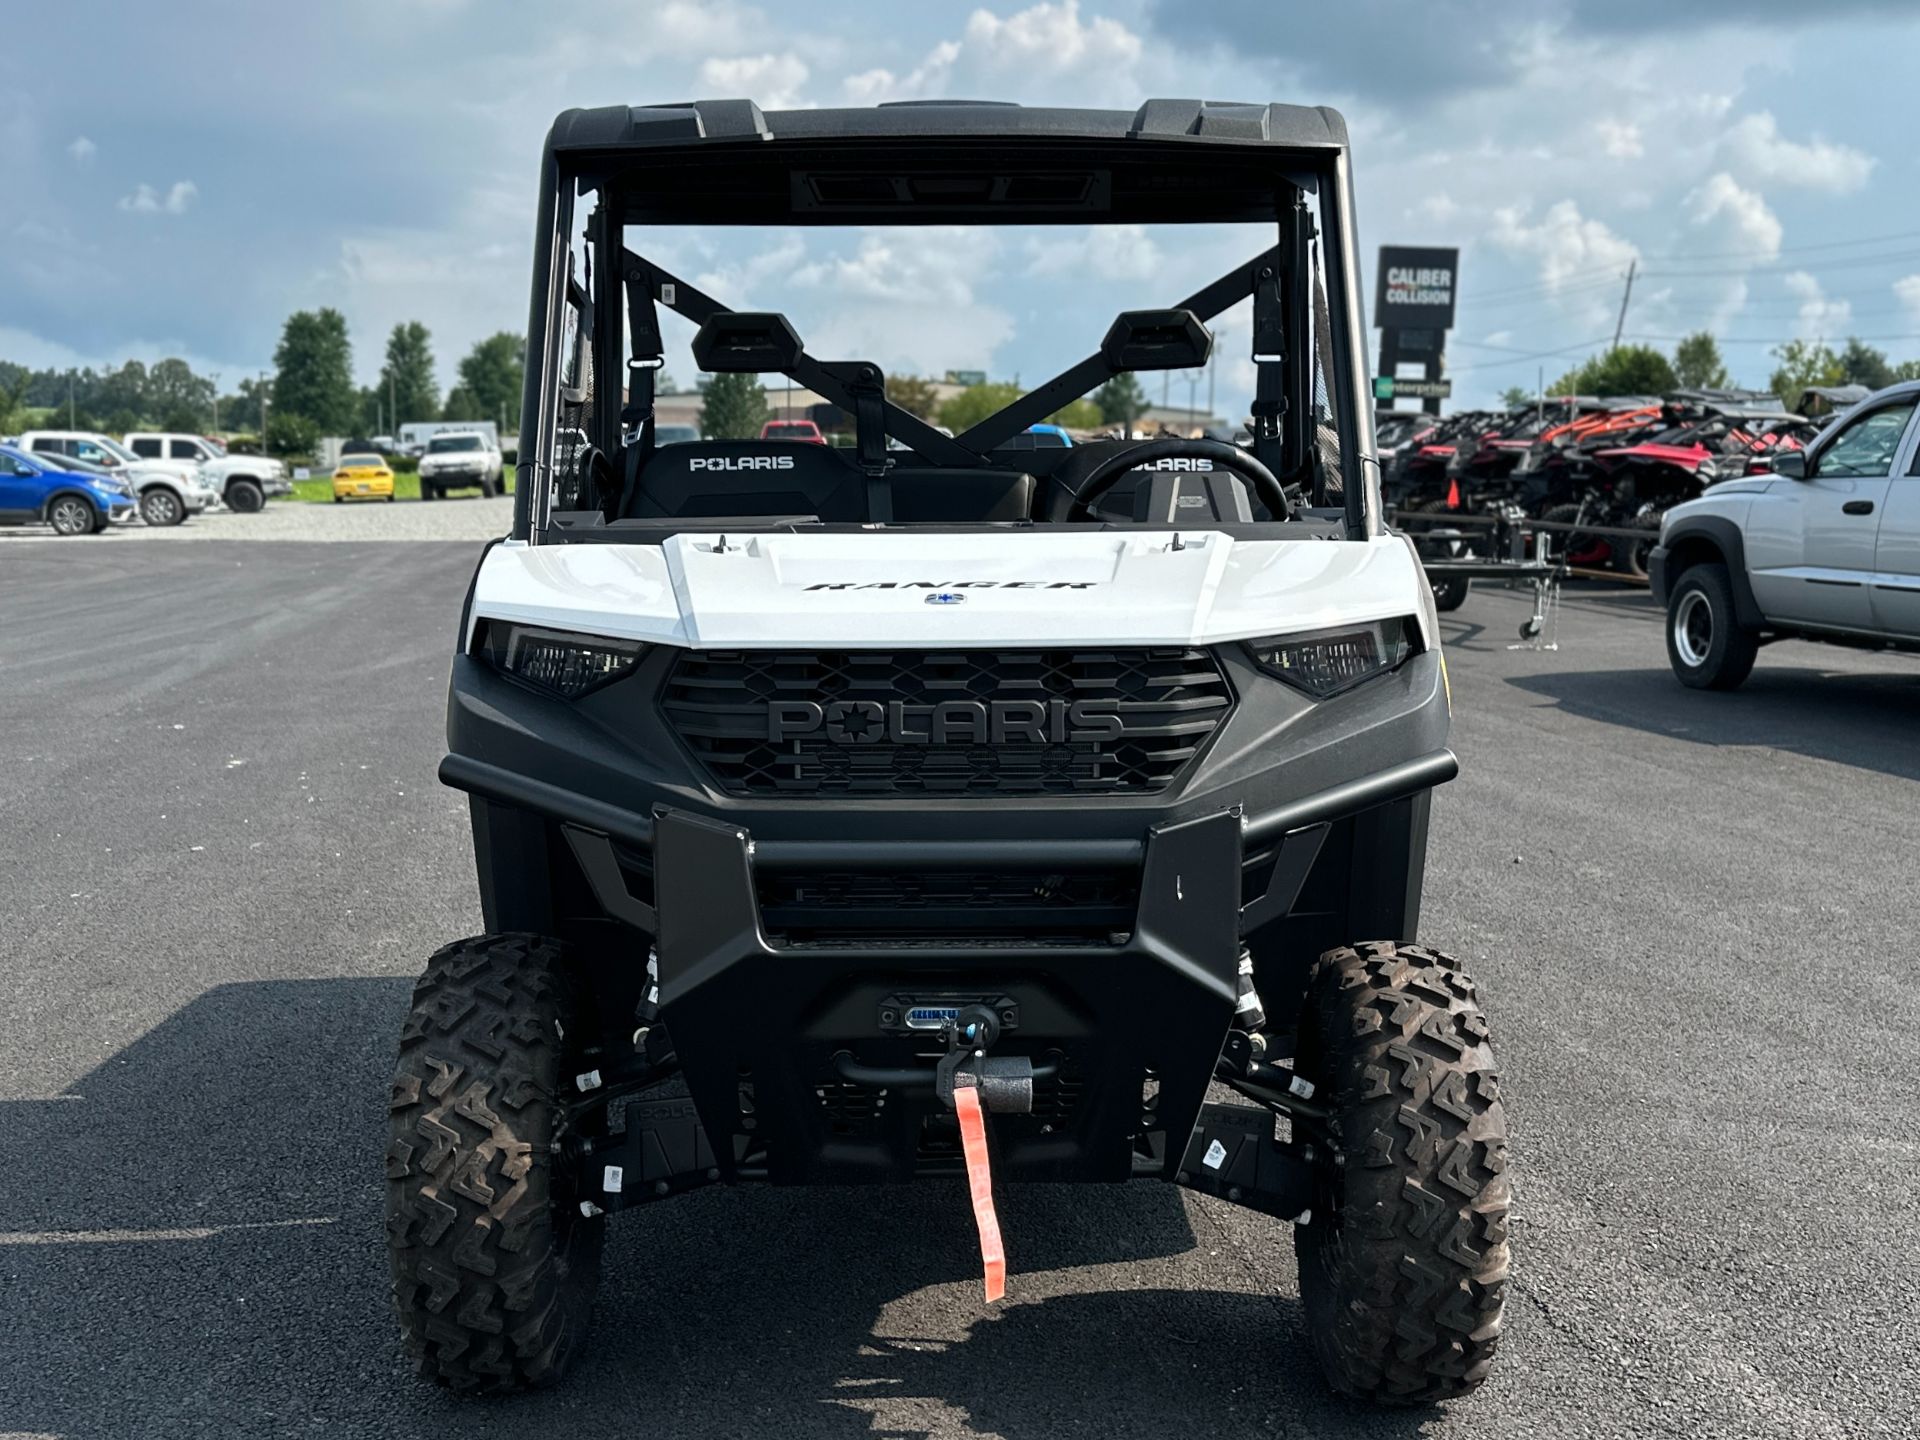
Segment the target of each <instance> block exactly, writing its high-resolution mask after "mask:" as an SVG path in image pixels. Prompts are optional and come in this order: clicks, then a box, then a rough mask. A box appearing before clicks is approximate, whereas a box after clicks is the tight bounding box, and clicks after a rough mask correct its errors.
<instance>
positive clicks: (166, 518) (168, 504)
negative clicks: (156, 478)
mask: <svg viewBox="0 0 1920 1440" xmlns="http://www.w3.org/2000/svg"><path fill="white" fill-rule="evenodd" d="M140 518H141V519H142V520H144V521H146V522H147V524H149V525H179V524H182V523H184V522H185V520H186V518H187V507H186V506H185V505H184V504H182V503H181V501H180V497H179V496H178V495H176V494H174V493H173V491H171V490H166V489H160V488H157V487H156V488H155V489H152V490H149V491H147V493H146V494H144V495H142V496H141V497H140Z"/></svg>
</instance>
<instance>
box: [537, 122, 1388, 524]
mask: <svg viewBox="0 0 1920 1440" xmlns="http://www.w3.org/2000/svg"><path fill="white" fill-rule="evenodd" d="M564 118H565V117H563V119H564ZM1335 119H1336V121H1337V117H1335ZM558 128H559V127H558V126H556V133H558ZM795 148H796V147H794V146H792V145H791V144H790V143H789V142H783V141H781V140H779V139H777V138H775V139H769V140H767V141H766V142H765V143H763V144H760V145H756V146H755V147H754V148H753V156H754V162H755V163H756V164H758V165H759V166H761V167H762V168H763V169H773V168H777V167H779V166H780V165H781V164H782V162H785V163H786V164H787V165H788V166H792V167H797V166H798V165H799V164H800V163H801V162H800V161H799V160H797V159H790V158H789V156H788V155H787V154H785V153H783V152H784V151H789V150H793V149H795ZM798 148H799V149H801V150H805V148H806V147H798ZM898 148H899V147H898V146H897V145H896V146H895V147H894V149H893V150H892V151H887V150H886V146H885V143H884V142H881V141H877V140H869V141H865V142H862V143H861V144H855V145H843V146H840V147H838V149H837V150H834V151H833V152H832V153H833V155H834V162H833V163H835V164H838V165H844V166H847V167H857V166H859V165H860V164H862V163H863V162H865V163H869V164H877V163H881V162H880V161H879V160H878V158H877V157H878V156H879V155H880V154H881V153H898ZM674 149H675V147H664V146H663V147H650V150H649V152H645V153H636V152H630V151H620V152H617V153H613V154H609V153H605V152H591V151H590V152H575V151H570V150H568V151H559V150H556V148H555V146H554V145H553V144H552V143H551V141H550V143H549V146H548V148H547V150H546V153H545V155H544V156H543V160H542V174H541V187H540V210H539V220H538V225H537V229H536V234H535V246H534V285H533V292H532V296H531V301H530V305H529V317H528V334H529V336H530V337H533V340H532V343H530V344H529V347H528V352H527V364H526V369H525V388H524V391H523V403H522V412H521V427H520V429H521V443H520V449H519V454H518V457H517V460H516V484H515V487H514V491H515V502H514V527H513V531H512V534H513V537H514V538H515V539H518V540H522V541H525V542H527V543H532V544H538V543H542V542H543V541H561V542H564V541H566V540H569V539H572V538H577V537H575V536H569V535H568V534H567V533H565V531H566V527H556V526H554V525H553V524H552V523H551V514H559V513H566V512H561V511H553V510H552V504H553V498H554V497H553V491H554V482H555V481H556V479H558V478H559V469H558V465H557V459H556V457H557V455H558V443H557V435H558V427H559V426H560V425H561V424H562V423H564V422H563V421H562V419H561V417H562V414H563V410H562V407H563V405H566V404H568V403H569V402H570V401H571V402H572V403H576V404H577V403H578V401H579V392H578V391H574V392H568V391H565V390H563V389H562V387H561V380H562V377H563V376H565V375H567V374H569V373H570V371H571V370H573V369H575V368H577V367H575V366H574V365H573V359H574V357H571V356H568V355H564V354H562V353H561V346H562V337H563V336H564V335H565V334H566V333H567V331H568V323H567V317H568V315H569V312H570V310H572V311H573V312H574V313H580V312H582V311H586V312H590V313H591V315H592V316H593V317H594V321H595V323H594V324H592V325H591V326H589V327H586V328H587V329H588V332H589V333H588V336H587V339H586V340H585V341H583V342H582V345H581V349H582V350H583V351H584V352H585V353H586V354H587V356H588V358H589V359H590V360H591V361H592V362H593V369H594V371H595V372H596V373H598V374H601V375H606V376H615V375H620V376H624V375H626V374H627V373H628V365H629V362H628V359H627V357H626V355H625V353H624V345H623V330H622V321H623V320H624V319H625V316H624V314H623V313H622V309H623V307H622V304H621V294H620V292H621V288H622V287H621V286H620V285H618V284H615V285H613V286H608V285H606V284H604V283H596V277H597V279H598V281H599V282H604V279H605V277H606V276H607V275H608V274H609V272H611V273H612V274H613V275H615V276H618V275H620V274H621V273H622V269H623V267H624V266H625V265H626V264H627V263H628V260H629V259H630V258H631V252H630V251H628V250H627V249H626V245H625V232H626V224H627V223H628V217H627V215H626V207H627V206H628V205H629V203H630V202H629V198H628V197H629V192H630V190H632V189H633V188H635V187H637V186H641V185H644V184H645V183H646V181H647V180H648V179H650V178H655V176H656V175H657V173H659V172H661V171H663V170H664V171H670V170H671V169H672V165H671V164H670V163H669V161H672V162H677V163H680V164H684V163H685V162H686V161H687V160H688V159H689V158H690V157H691V155H693V154H697V155H698V158H699V160H700V161H702V162H709V163H711V164H712V165H714V166H718V167H722V168H728V167H732V166H735V165H739V164H742V163H744V162H743V161H741V160H740V159H739V158H738V154H737V152H736V153H734V154H725V152H722V151H720V150H704V151H701V150H698V149H697V148H696V147H693V146H687V147H685V150H686V152H687V153H684V154H678V153H676V154H669V153H668V152H670V151H673V150H674ZM1123 149H1124V152H1125V153H1126V157H1127V158H1126V161H1125V162H1121V161H1118V160H1114V161H1113V162H1112V163H1116V164H1119V163H1130V164H1145V163H1149V161H1150V160H1151V159H1152V157H1154V156H1158V155H1160V153H1161V152H1165V156H1166V158H1167V159H1168V160H1171V159H1173V158H1174V157H1176V156H1177V157H1178V158H1179V159H1182V160H1187V159H1191V158H1192V157H1195V156H1197V155H1199V154H1206V156H1207V161H1214V160H1216V159H1217V158H1218V157H1219V156H1220V155H1221V154H1222V153H1223V152H1230V158H1231V160H1232V161H1233V162H1234V163H1237V164H1239V165H1241V166H1242V167H1245V168H1246V169H1248V170H1252V169H1256V168H1257V169H1258V170H1259V171H1261V172H1263V173H1268V174H1270V176H1271V180H1272V185H1273V190H1272V194H1273V195H1274V196H1275V197H1276V198H1275V199H1274V200H1273V202H1272V204H1273V210H1272V212H1270V214H1269V218H1278V217H1279V216H1280V215H1281V214H1282V213H1284V210H1285V208H1286V207H1285V206H1283V205H1282V203H1281V201H1280V199H1279V198H1278V197H1279V196H1281V195H1283V194H1284V195H1295V196H1298V197H1300V204H1301V205H1302V206H1309V205H1310V206H1311V207H1312V209H1311V213H1312V216H1313V218H1314V219H1315V220H1317V221H1318V225H1317V227H1312V226H1311V222H1309V226H1310V234H1309V241H1310V243H1311V245H1312V247H1313V249H1312V252H1311V253H1313V254H1315V255H1317V257H1318V259H1317V261H1315V262H1312V263H1315V264H1317V266H1318V273H1319V276H1320V278H1321V280H1322V283H1323V284H1324V292H1323V293H1324V306H1323V307H1322V308H1320V310H1319V320H1318V328H1319V333H1320V335H1321V336H1322V337H1324V339H1325V341H1326V350H1325V353H1324V358H1323V359H1322V360H1321V361H1320V364H1321V365H1322V367H1323V369H1324V378H1325V381H1326V385H1327V394H1326V404H1327V410H1326V411H1325V412H1323V413H1325V414H1326V415H1327V416H1328V417H1329V419H1330V421H1331V423H1332V426H1333V428H1334V429H1335V431H1336V432H1337V443H1338V448H1339V462H1338V479H1339V481H1340V487H1341V500H1340V506H1341V510H1342V513H1343V516H1344V521H1345V528H1346V532H1347V534H1348V535H1349V537H1350V538H1354V539H1366V538H1371V537H1372V536H1375V535H1378V534H1379V533H1381V515H1382V510H1381V501H1380V489H1379V486H1380V464H1379V459H1378V452H1377V447H1376V445H1375V443H1374V438H1373V423H1372V422H1373V413H1372V396H1371V385H1370V384H1369V382H1368V378H1367V377H1368V373H1369V372H1368V359H1367V353H1366V346H1367V332H1366V330H1365V320H1364V315H1363V311H1362V305H1363V300H1362V296H1361V293H1360V287H1359V283H1358V278H1357V277H1358V273H1359V272H1358V262H1357V258H1356V250H1355V225H1354V205H1353V194H1352V176H1351V164H1350V160H1349V156H1348V153H1347V149H1346V146H1345V144H1344V143H1339V144H1329V145H1319V146H1306V145H1301V146H1295V145H1292V144H1285V145H1282V144H1272V143H1254V142H1244V143H1242V142H1218V141H1216V142H1215V143H1212V144H1209V145H1206V146H1202V147H1195V146H1192V145H1182V144H1180V143H1179V142H1176V141H1169V140H1164V139H1138V138H1135V139H1133V140H1132V141H1131V142H1130V143H1128V144H1126V145H1125V146H1124V147H1121V146H1117V145H1114V144H1113V143H1112V142H1106V141H1092V140H1063V141H1059V142H1057V143H1050V144H1049V145H1048V146H1047V147H1046V148H1044V149H1033V148H1031V146H1030V145H1022V144H1009V145H1005V146H997V147H996V148H995V153H996V154H1005V153H1007V152H1012V153H1014V154H1015V155H1016V156H1017V158H1014V159H1008V160H1003V161H1001V162H999V163H1000V164H1001V168H1005V169H1008V170H1010V171H1014V172H1020V171H1023V170H1026V169H1030V168H1034V167H1036V166H1037V167H1041V168H1051V169H1054V170H1058V169H1059V168H1061V167H1062V166H1072V165H1077V164H1086V163H1093V164H1098V163H1107V159H1110V158H1111V157H1115V156H1118V155H1120V154H1121V153H1122V151H1123ZM1063 152H1069V153H1070V154H1071V157H1072V158H1071V159H1067V160H1062V159H1061V158H1059V157H1060V155H1061V154H1062V153H1063ZM1149 152H1152V155H1151V156H1150V154H1149ZM806 153H807V154H809V155H813V156H815V157H816V159H815V163H818V160H817V156H818V154H819V153H822V147H821V146H819V145H818V144H817V143H816V144H814V145H813V147H812V149H811V150H808V151H806ZM663 155H666V156H667V158H666V159H663V158H662V156H663ZM1036 156H1045V157H1047V158H1045V159H1036V158H1035V157H1036ZM723 157H724V158H723ZM1103 157H1104V158H1103ZM888 163H898V162H888ZM973 163H975V164H979V163H982V162H979V161H974V162H973ZM1194 163H1205V162H1200V161H1198V160H1195V161H1194ZM790 173H791V174H792V175H793V176H794V178H795V181H796V184H797V181H798V177H799V174H800V172H799V170H798V169H797V168H793V169H791V171H790ZM576 202H578V208H579V209H580V210H581V211H582V212H585V211H587V210H588V209H589V207H590V208H591V217H590V218H589V219H587V221H586V223H585V225H584V227H580V226H576V224H575V213H576ZM648 203H650V204H653V205H655V206H656V208H657V207H659V206H661V205H665V204H668V203H670V202H669V201H665V200H660V199H658V198H657V197H655V198H650V200H649V202H648ZM796 203H797V202H796ZM1158 203H1159V204H1161V205H1162V206H1164V205H1165V203H1166V201H1165V199H1164V197H1162V198H1160V199H1159V201H1158ZM1223 203H1225V202H1223ZM656 218H658V217H656ZM1063 218H1064V219H1068V220H1072V221H1076V222H1079V221H1087V220H1089V219H1094V220H1097V221H1098V222H1099V223H1126V222H1127V221H1129V220H1130V219H1131V218H1133V217H1132V215H1131V213H1130V212H1127V213H1123V212H1122V211H1121V209H1120V208H1119V207H1118V206H1117V205H1115V206H1113V207H1111V208H1109V209H1107V210H1102V211H1099V212H1098V213H1097V214H1094V215H1091V216H1090V215H1088V214H1078V213H1076V214H1074V215H1072V216H1067V217H1062V216H1059V215H1045V214H1035V213H1029V212H1026V211H1023V210H1016V209H1014V208H1012V207H1007V208H1005V209H1004V210H1003V211H1002V212H1000V213H995V214H992V215H989V216H982V217H977V223H981V224H986V225H1021V224H1034V223H1048V222H1050V221H1051V222H1055V223H1057V222H1059V221H1061V220H1062V219H1063ZM1175 218H1177V219H1182V220H1185V219H1189V217H1186V216H1177V217H1175ZM1226 218H1234V219H1258V218H1260V216H1259V215H1257V214H1244V213H1242V214H1235V215H1233V216H1231V217H1229V216H1227V215H1225V214H1222V215H1220V216H1208V217H1202V218H1195V219H1191V223H1194V224H1195V225H1203V224H1206V223H1208V222H1209V219H1216V220H1217V219H1226ZM949 219H950V217H947V216H945V215H943V214H941V213H939V212H937V211H934V212H928V213H920V212H918V211H916V210H914V209H913V208H911V207H908V208H904V209H902V210H900V211H896V212H892V213H889V214H887V215H886V216H885V217H884V219H883V220H880V219H875V220H870V221H867V220H864V217H862V219H861V220H855V219H852V218H850V217H848V216H844V215H829V216H819V215H813V216H809V215H806V214H804V213H801V212H800V210H799V209H798V208H797V209H796V211H795V213H794V214H792V215H790V216H788V217H786V219H785V220H784V221H783V223H788V224H796V225H802V226H805V225H823V224H834V225H844V224H849V223H884V224H886V225H889V226H900V227H902V228H907V227H913V226H918V225H934V224H940V223H947V222H948V221H949ZM736 223H737V222H736ZM753 223H754V224H759V223H761V222H760V221H758V220H756V221H754V222H753ZM582 228H584V230H585V232H586V233H585V234H584V236H583V237H582V238H583V240H584V246H585V253H586V254H587V255H588V256H589V257H590V258H591V260H592V264H591V266H590V267H587V266H576V264H575V259H574V255H575V251H574V246H573V243H572V242H573V239H574V237H575V234H576V231H577V230H580V229H582ZM1291 253H1294V254H1296V255H1298V254H1303V253H1309V252H1307V251H1304V250H1302V249H1300V248H1296V249H1295V250H1294V251H1293V252H1291ZM609 254H619V255H620V256H621V257H622V260H621V263H620V264H618V265H611V266H610V265H608V264H606V263H605V262H604V261H603V260H601V259H600V258H599V257H601V256H604V255H609ZM1294 268H1295V267H1294V266H1292V265H1289V266H1288V267H1287V272H1288V273H1287V274H1286V275H1283V276H1282V277H1281V279H1280V280H1277V281H1275V282H1274V283H1276V284H1286V283H1287V282H1288V281H1289V280H1293V279H1294V278H1295V277H1293V275H1292V271H1293V270H1294ZM1263 273H1269V274H1270V273H1271V272H1263ZM1312 273H1313V272H1312V270H1311V269H1308V270H1307V271H1306V275H1307V279H1306V280H1305V281H1297V280H1296V281H1295V283H1296V284H1297V285H1298V290H1299V293H1300V294H1305V293H1306V291H1307V289H1308V288H1309V286H1310V285H1311V277H1312ZM668 278H669V279H670V278H671V277H668ZM589 285H592V287H593V289H594V290H596V291H599V292H601V293H598V294H593V295H589V293H588V286H589ZM1289 288H1291V287H1289ZM663 298H664V297H663ZM1162 303H1168V302H1162ZM722 308H724V307H722ZM682 313H685V312H684V311H683V312H682ZM1290 313H1292V314H1294V315H1295V316H1296V317H1300V316H1302V315H1303V314H1305V313H1306V312H1305V311H1304V310H1303V308H1300V307H1298V306H1297V305H1296V308H1295V309H1294V310H1293V311H1292V312H1290ZM1329 321H1330V322H1331V323H1328V322H1329ZM1314 325H1315V322H1314V321H1313V320H1311V319H1307V320H1306V321H1305V323H1303V324H1299V325H1298V326H1297V329H1298V331H1299V334H1298V337H1297V338H1296V339H1294V340H1292V341H1290V348H1291V349H1292V351H1293V352H1294V353H1295V354H1296V357H1297V358H1296V360H1295V361H1294V362H1292V363H1291V364H1290V366H1289V368H1295V367H1296V366H1304V365H1306V364H1309V363H1311V361H1310V358H1309V357H1311V356H1312V355H1313V353H1314V348H1315V344H1316V341H1315V337H1314V335H1313V334H1312V333H1311V329H1312V328H1313V327H1314ZM807 358H808V359H809V363H812V362H811V357H807ZM1256 358H1258V357H1257V356H1256ZM609 362H611V363H609ZM781 373H790V372H786V371H783V372H781ZM1065 378H1066V377H1065V376H1064V375H1063V376H1061V377H1056V381H1058V380H1062V379H1065ZM1042 388H1045V387H1042ZM620 393H624V391H623V392H620ZM1036 393H1037V392H1036V391H1028V392H1027V394H1026V396H1025V397H1023V398H1025V399H1031V398H1032V397H1033V396H1034V395H1035V394H1036ZM603 408H605V409H611V410H614V411H615V412H617V410H618V409H619V408H620V407H618V406H611V407H603ZM1010 408H1011V407H1010ZM1003 413H1004V412H1003ZM581 423H583V424H584V423H585V422H581ZM923 428H924V427H923ZM609 429H610V430H611V431H612V433H613V434H614V435H615V436H618V435H619V433H620V432H619V429H618V426H617V421H615V420H614V419H612V418H610V417H608V416H605V415H596V416H595V417H594V420H593V431H594V434H593V436H592V437H588V436H587V435H586V434H585V433H584V432H583V431H581V430H577V429H576V430H572V431H571V432H570V433H572V434H576V435H580V436H581V438H582V439H583V440H587V439H589V438H591V440H594V441H600V440H603V439H604V438H605V433H606V431H608V430H609ZM1312 439H1313V437H1312V436H1309V440H1310V441H1311V440H1312ZM617 444H618V441H617V440H616V448H617ZM595 448H598V449H600V450H601V451H602V453H609V452H608V447H607V446H606V445H604V444H596V447H595ZM913 448H917V449H918V448H920V447H918V446H915V447H913ZM920 453H922V454H928V453H929V452H928V451H926V450H924V449H921V451H920ZM949 463H951V462H949ZM974 463H981V461H980V460H976V461H974ZM1329 488H1331V487H1329ZM776 518H778V517H776ZM1078 523H1082V522H1079V521H1075V522H1068V523H1067V524H1063V525H1061V526H1060V527H1059V528H1063V529H1065V528H1071V525H1073V524H1078ZM1087 523H1096V524H1097V523H1101V522H1087ZM1274 523H1279V522H1274ZM903 528H909V527H903ZM911 528H918V527H911Z"/></svg>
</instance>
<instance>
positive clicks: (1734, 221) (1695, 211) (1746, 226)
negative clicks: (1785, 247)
mask: <svg viewBox="0 0 1920 1440" xmlns="http://www.w3.org/2000/svg"><path fill="white" fill-rule="evenodd" d="M1685 205H1686V210H1687V215H1688V218H1689V219H1691V220H1692V221H1693V223H1694V224H1695V225H1698V226H1715V227H1717V228H1718V229H1720V230H1721V231H1722V232H1723V233H1725V234H1726V235H1727V236H1728V237H1729V238H1730V239H1731V240H1732V241H1733V242H1734V244H1733V248H1734V249H1736V250H1738V251H1740V252H1741V254H1740V256H1739V258H1741V259H1751V260H1754V261H1761V260H1771V259H1773V258H1774V257H1775V256H1776V255H1778V254H1779V253H1780V235H1781V229H1780V218H1779V217H1778V216H1777V215H1775V214H1774V213H1773V211H1772V210H1771V209H1769V208H1768V206H1767V199H1766V196H1764V195H1762V194H1761V193H1760V192H1759V191H1758V190H1749V189H1747V188H1746V187H1744V186H1743V185H1741V184H1740V182H1739V181H1737V180H1735V179H1734V178H1733V176H1731V175H1729V174H1728V173H1727V172H1726V171H1724V170H1722V171H1720V172H1718V173H1717V174H1715V175H1712V176H1710V177H1709V178H1708V179H1707V181H1706V183H1705V184H1703V185H1700V186H1698V187H1697V188H1695V189H1694V190H1692V191H1690V192H1688V194H1687V198H1686V201H1685Z"/></svg>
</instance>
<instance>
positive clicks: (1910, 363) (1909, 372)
mask: <svg viewBox="0 0 1920 1440" xmlns="http://www.w3.org/2000/svg"><path fill="white" fill-rule="evenodd" d="M1893 378H1894V381H1895V383H1898V382H1899V381H1902V380H1920V360H1902V361H1901V362H1900V363H1899V364H1898V365H1896V366H1894V367H1893Z"/></svg>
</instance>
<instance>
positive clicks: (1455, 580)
mask: <svg viewBox="0 0 1920 1440" xmlns="http://www.w3.org/2000/svg"><path fill="white" fill-rule="evenodd" d="M1472 589H1473V581H1471V580H1469V579H1467V578H1466V576H1464V575H1453V576H1449V577H1448V578H1447V579H1445V580H1436V581H1434V582H1433V608H1434V609H1436V610H1439V611H1441V612H1443V613H1444V612H1445V611H1448V610H1458V609H1459V608H1460V607H1461V606H1462V605H1464V604H1466V603H1467V592H1468V591H1470V590H1472Z"/></svg>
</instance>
